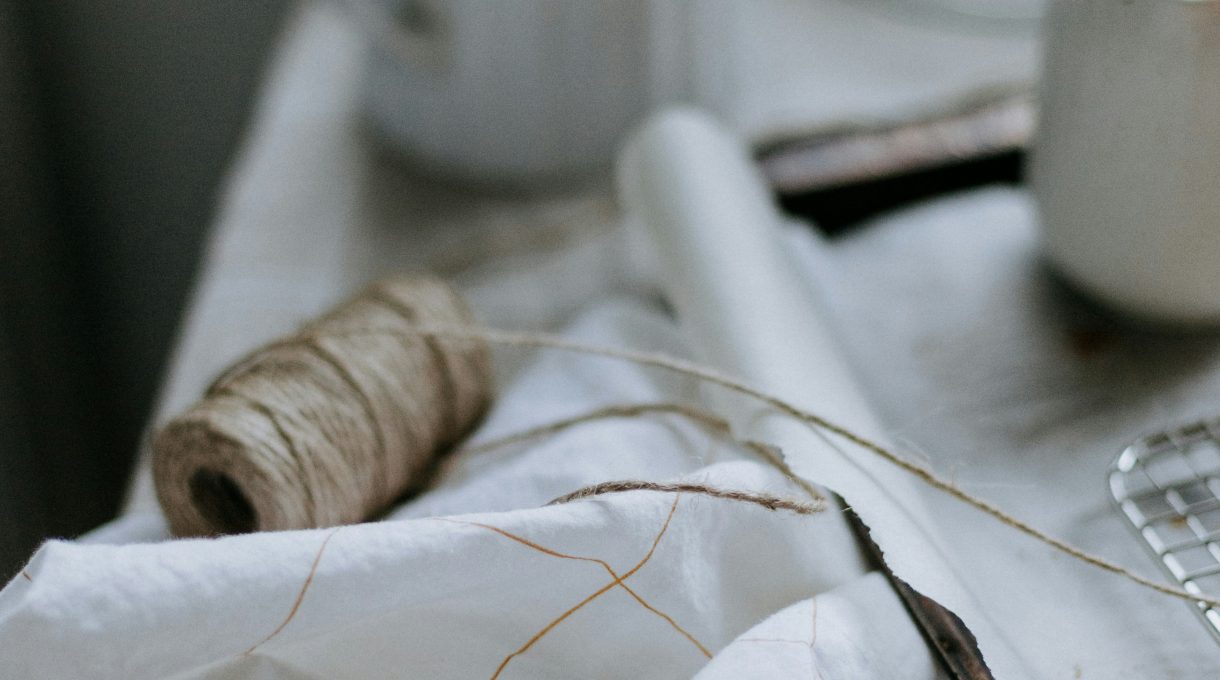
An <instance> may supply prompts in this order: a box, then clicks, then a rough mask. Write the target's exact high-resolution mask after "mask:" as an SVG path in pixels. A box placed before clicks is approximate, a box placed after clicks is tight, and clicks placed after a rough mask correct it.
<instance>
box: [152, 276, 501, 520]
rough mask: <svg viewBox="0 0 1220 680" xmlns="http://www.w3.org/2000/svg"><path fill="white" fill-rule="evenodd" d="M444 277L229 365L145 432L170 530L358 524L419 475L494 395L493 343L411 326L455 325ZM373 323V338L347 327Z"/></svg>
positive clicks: (397, 284)
mask: <svg viewBox="0 0 1220 680" xmlns="http://www.w3.org/2000/svg"><path fill="white" fill-rule="evenodd" d="M470 322H471V316H470V312H469V311H468V309H467V308H466V306H465V304H464V303H463V302H462V300H461V299H460V298H459V297H458V295H457V293H456V292H454V291H453V290H452V289H451V288H450V287H449V286H447V285H446V284H444V283H443V282H441V281H439V280H436V279H433V278H428V277H409V278H408V277H398V278H392V279H387V280H384V281H380V282H378V283H375V284H373V285H371V286H369V287H368V288H367V289H366V290H364V291H363V292H361V293H360V294H358V295H356V296H355V297H353V298H352V299H350V300H348V301H347V302H346V303H344V304H342V305H340V306H339V307H336V308H335V309H333V310H332V311H330V312H329V313H327V314H326V315H325V316H323V317H321V318H320V319H318V320H316V321H314V322H312V323H310V324H308V325H307V326H305V327H304V328H302V329H301V331H300V332H298V333H297V334H296V335H294V336H292V337H289V338H285V339H283V340H280V341H278V342H275V343H273V344H270V345H268V346H266V347H263V348H262V349H259V350H257V351H255V352H254V353H253V354H251V355H250V356H248V357H247V358H245V359H244V360H242V361H240V362H238V363H237V364H236V365H235V366H233V367H232V368H230V369H229V370H228V371H226V372H225V373H224V374H223V375H221V376H220V377H219V378H218V379H217V380H216V381H215V382H214V383H212V385H211V386H210V387H209V388H208V389H207V391H206V393H205V395H204V398H203V399H202V400H201V401H199V402H198V403H196V404H195V405H194V406H193V407H191V408H190V410H188V411H187V412H185V413H183V414H182V415H180V416H178V417H176V418H174V419H173V420H172V421H170V422H169V423H168V424H166V425H165V426H164V428H163V429H162V430H161V431H160V432H159V433H158V434H157V435H156V437H155V438H154V440H153V475H154V479H155V481H156V488H157V497H158V500H159V501H160V503H161V507H162V509H164V511H165V514H166V517H167V518H168V520H169V525H170V529H171V530H172V531H173V533H174V534H175V535H177V536H201V535H214V534H228V533H241V532H247V531H258V530H277V529H305V528H315V527H329V526H335V525H339V524H349V523H353V522H359V521H363V520H367V519H369V518H371V517H374V516H376V515H378V514H379V513H381V512H383V511H385V510H386V509H387V508H389V507H390V506H391V505H392V504H393V502H394V501H395V500H397V499H399V498H401V497H402V495H403V494H404V493H405V492H407V491H409V490H411V489H412V488H413V487H415V486H417V485H418V484H419V483H420V482H421V481H423V479H424V478H425V477H426V476H427V472H428V471H429V470H430V468H431V467H432V464H433V463H434V462H435V460H436V458H437V456H438V454H439V453H440V452H443V451H444V450H446V449H447V448H448V447H449V446H451V445H452V444H454V443H455V442H457V441H458V440H459V439H460V438H461V437H462V436H463V435H464V434H465V433H466V432H468V431H469V430H470V429H471V428H472V427H473V426H474V425H475V424H476V423H477V422H478V420H479V419H480V417H481V416H482V414H483V412H484V411H485V410H486V407H487V405H488V404H489V402H490V400H491V393H492V366H491V354H490V352H489V350H488V345H487V343H486V342H484V341H482V340H478V339H475V338H471V339H466V340H458V341H452V340H447V341H441V340H439V339H437V338H434V337H428V336H421V335H419V334H417V333H411V332H407V331H408V329H409V327H410V326H412V325H415V324H422V325H433V324H441V325H451V324H458V325H464V324H469V323H470ZM369 327H376V328H380V329H382V330H383V331H384V332H381V333H376V334H368V333H354V334H353V333H350V332H349V331H353V330H356V329H361V328H369Z"/></svg>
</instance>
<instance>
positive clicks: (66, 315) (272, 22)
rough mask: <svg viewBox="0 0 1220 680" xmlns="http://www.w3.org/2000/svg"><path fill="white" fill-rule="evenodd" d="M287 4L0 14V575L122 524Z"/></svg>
mask: <svg viewBox="0 0 1220 680" xmlns="http://www.w3.org/2000/svg"><path fill="white" fill-rule="evenodd" d="M287 5H288V3H287V1H286V0H209V1H208V2H198V1H188V0H55V1H54V2H30V3H21V2H18V0H0V173H2V174H0V182H2V183H0V192H2V193H0V202H2V205H0V218H2V219H3V224H2V225H0V229H2V230H3V231H0V238H2V239H3V240H2V241H0V266H2V267H3V279H0V285H2V288H0V428H2V429H0V571H5V572H6V571H7V567H9V566H11V563H12V561H13V559H15V558H14V557H13V556H14V555H20V556H21V557H22V558H23V557H24V556H25V553H28V549H29V548H30V547H31V543H32V541H35V540H36V538H32V537H37V536H43V535H47V534H60V535H62V534H74V533H77V532H79V531H82V530H84V529H86V528H88V527H90V526H92V525H94V524H96V523H98V522H100V521H104V520H105V519H107V518H108V517H110V516H111V515H112V514H113V512H114V511H115V509H116V508H117V503H118V501H119V499H120V494H121V490H122V486H123V483H124V481H125V479H126V476H127V474H128V467H129V465H130V463H131V460H132V456H133V455H134V453H135V451H136V448H137V443H138V437H139V434H140V431H141V428H142V426H143V424H144V420H145V418H146V417H147V415H148V413H149V409H150V402H151V399H152V398H153V395H154V392H155V390H156V387H157V385H158V382H159V379H160V375H161V371H162V367H163V365H164V362H165V359H166V353H167V350H168V348H169V346H170V344H171V342H172V338H173V334H174V331H175V328H176V326H177V323H178V319H179V316H180V314H181V311H182V305H183V303H184V300H185V296H186V294H187V292H188V290H189V286H190V282H191V279H192V276H193V274H194V271H195V267H196V265H197V262H198V257H199V253H200V246H201V244H202V242H203V238H204V233H205V229H206V226H207V224H208V222H209V219H210V217H211V214H212V211H213V208H214V197H215V195H216V191H217V188H218V182H219V181H220V179H221V177H222V173H223V170H224V168H225V166H226V164H227V162H228V160H229V158H230V156H231V154H232V152H233V149H234V147H235V144H236V142H237V141H238V139H239V136H240V132H241V129H242V124H243V122H244V120H245V117H246V114H247V112H248V109H249V106H250V103H251V97H252V95H253V94H254V92H255V91H256V89H257V85H258V82H259V79H260V77H261V74H262V69H263V63H264V60H265V57H266V56H267V54H268V50H269V48H270V47H271V46H272V44H273V42H274V38H275V36H276V34H277V31H278V28H279V25H280V23H281V18H282V15H283V14H284V10H285V9H286V6H287ZM21 511H24V516H20V517H18V518H17V519H14V515H13V514H12V513H13V512H21Z"/></svg>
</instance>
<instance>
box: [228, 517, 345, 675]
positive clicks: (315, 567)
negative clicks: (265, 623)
mask: <svg viewBox="0 0 1220 680" xmlns="http://www.w3.org/2000/svg"><path fill="white" fill-rule="evenodd" d="M342 528H343V527H336V528H335V529H334V530H332V531H331V532H330V533H329V534H326V538H324V539H323V540H322V545H320V546H318V554H317V555H315V556H314V558H313V565H312V566H311V567H309V575H308V576H306V577H305V583H303V584H302V585H301V592H299V593H297V599H296V601H295V602H293V603H292V609H290V610H288V616H287V617H286V618H285V619H284V620H283V622H281V623H280V625H279V626H276V628H275V630H273V631H271V634H270V635H268V636H267V637H265V638H263V639H262V640H260V641H259V642H258V643H256V644H255V645H254V646H253V647H251V648H250V649H247V650H246V651H244V652H242V653H241V655H242V656H249V655H250V654H252V653H253V652H254V650H256V649H258V648H259V647H261V646H262V645H264V644H266V643H267V642H268V641H269V640H271V638H273V637H275V636H276V635H279V634H280V631H282V630H284V628H285V627H286V626H287V625H288V622H290V621H292V619H293V617H295V616H296V615H297V610H298V609H300V608H301V602H303V601H304V600H305V592H306V591H308V590H309V584H311V583H313V577H314V574H316V573H317V571H318V563H319V562H321V561H322V553H324V552H326V545H327V544H328V543H330V539H332V538H334V537H335V534H337V533H339V530H340V529H342Z"/></svg>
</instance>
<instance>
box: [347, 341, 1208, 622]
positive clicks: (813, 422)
mask: <svg viewBox="0 0 1220 680" xmlns="http://www.w3.org/2000/svg"><path fill="white" fill-rule="evenodd" d="M348 332H352V333H368V334H378V333H384V332H389V331H387V330H386V329H379V328H366V329H361V330H353V331H348ZM408 332H410V333H413V334H417V335H420V336H426V337H434V338H444V339H445V340H446V341H452V342H458V341H470V340H481V341H484V342H487V343H490V344H493V345H504V346H512V347H529V348H545V349H554V350H561V351H567V352H573V353H577V354H586V355H591V356H600V357H604V358H607V359H614V360H618V361H624V362H627V363H631V364H636V365H638V366H649V367H652V368H657V369H661V370H665V371H669V372H672V373H677V374H680V375H684V376H687V377H692V378H695V379H698V380H701V381H703V382H707V383H710V384H713V385H717V386H719V387H722V388H724V389H727V390H729V391H731V392H735V393H737V394H740V395H743V396H746V397H749V398H751V399H754V400H756V401H758V402H761V403H763V404H766V405H767V406H770V407H771V408H774V409H775V410H776V411H778V412H780V413H783V414H785V415H787V416H789V417H791V418H793V419H795V420H797V421H799V422H801V423H804V424H805V425H807V426H809V427H810V428H813V429H816V430H821V431H823V432H827V433H829V434H832V435H835V436H837V437H839V438H841V439H843V440H844V441H846V442H848V443H850V444H852V445H854V446H856V447H857V448H859V449H862V450H864V451H866V452H868V453H870V454H873V455H876V456H878V457H879V458H881V459H882V460H885V461H886V462H888V463H890V464H892V465H895V466H897V467H898V468H900V469H902V470H904V471H905V472H907V473H909V474H911V475H913V476H914V477H915V478H916V479H918V480H920V481H921V482H923V483H924V484H927V485H928V486H931V487H932V488H934V489H937V490H938V491H941V492H943V493H946V494H948V495H950V496H952V497H953V498H955V499H957V500H958V501H961V502H962V503H965V504H967V505H969V506H971V507H973V508H975V509H977V510H979V511H981V512H983V513H985V514H987V515H990V516H991V517H993V518H995V519H996V520H998V521H999V522H1000V523H1002V524H1004V525H1006V526H1008V527H1011V528H1013V529H1015V530H1017V531H1018V532H1020V533H1023V534H1025V535H1026V536H1029V537H1030V538H1032V539H1034V540H1036V541H1038V542H1039V543H1042V544H1044V545H1047V546H1049V547H1051V548H1053V549H1054V550H1056V551H1058V552H1061V553H1063V554H1065V555H1067V556H1069V557H1071V558H1072V559H1075V560H1077V561H1079V562H1083V563H1084V564H1087V565H1089V566H1091V567H1094V568H1097V569H1100V570H1102V571H1106V572H1109V573H1111V574H1115V575H1117V576H1120V577H1122V578H1124V579H1126V580H1128V581H1130V582H1132V583H1135V584H1136V585H1139V586H1142V587H1144V588H1147V589H1149V590H1152V591H1155V592H1158V593H1160V594H1162V595H1166V596H1169V597H1173V598H1176V599H1180V600H1185V601H1187V602H1190V603H1193V604H1200V605H1206V606H1208V607H1220V598H1215V597H1211V596H1207V595H1202V594H1195V593H1191V592H1189V591H1187V590H1184V589H1181V588H1175V587H1173V586H1170V585H1166V584H1164V583H1160V582H1158V581H1154V580H1152V579H1150V578H1147V577H1144V576H1140V575H1139V574H1137V573H1135V572H1134V571H1132V570H1130V569H1128V568H1126V567H1124V566H1122V565H1120V564H1118V563H1116V562H1112V561H1110V560H1107V559H1106V558H1104V557H1100V556H1098V555H1094V554H1092V553H1089V552H1087V551H1085V550H1082V549H1080V548H1077V547H1076V546H1074V545H1072V544H1070V543H1068V542H1067V541H1064V540H1062V539H1060V538H1056V537H1055V536H1051V535H1050V534H1048V533H1046V532H1045V531H1043V530H1041V529H1039V528H1037V527H1035V526H1033V525H1031V524H1029V523H1028V522H1026V521H1024V520H1022V519H1019V518H1017V517H1015V516H1014V515H1011V514H1009V513H1008V512H1005V511H1004V510H1002V509H1000V508H999V507H997V506H996V505H994V504H992V503H991V502H989V501H986V500H984V499H982V498H979V497H978V496H975V495H974V494H971V493H970V492H968V491H966V490H965V489H962V488H961V487H959V486H958V485H957V484H954V483H953V482H951V481H949V480H948V479H945V478H943V477H941V476H939V475H937V474H936V473H935V472H933V471H932V470H931V468H929V467H927V466H925V465H923V464H922V463H919V462H916V461H912V460H908V459H907V458H904V457H903V456H901V455H900V454H898V453H896V452H894V451H892V450H890V449H889V448H887V447H885V446H882V445H881V444H878V443H876V442H874V441H872V440H870V439H868V438H867V437H864V436H862V435H860V434H857V433H855V432H853V431H851V430H849V429H847V428H845V427H843V426H841V425H838V424H836V423H833V422H831V421H829V420H827V419H825V418H823V417H821V416H819V415H817V414H816V413H812V412H809V411H806V410H804V409H802V408H800V407H798V406H796V405H794V404H792V403H790V402H788V401H786V400H784V399H782V398H780V397H778V396H776V395H773V394H770V393H768V392H766V391H764V390H760V389H758V388H756V387H752V386H751V385H749V384H747V383H745V382H743V381H741V380H738V379H736V378H733V377H730V376H728V375H725V374H723V373H721V372H719V371H717V370H716V369H713V368H710V367H707V366H703V365H700V364H697V363H694V362H691V361H686V360H684V359H678V358H675V357H671V356H668V355H665V354H660V353H654V352H639V351H634V350H629V349H622V348H618V347H607V346H603V345H593V344H586V343H580V342H574V341H571V340H567V339H565V338H562V337H558V336H553V335H547V334H542V333H517V332H511V331H502V330H496V329H491V328H483V327H480V326H441V325H437V326H430V327H422V326H420V327H414V328H411V329H409V330H408ZM568 420H573V419H568ZM537 429H546V427H545V426H544V427H543V428H537Z"/></svg>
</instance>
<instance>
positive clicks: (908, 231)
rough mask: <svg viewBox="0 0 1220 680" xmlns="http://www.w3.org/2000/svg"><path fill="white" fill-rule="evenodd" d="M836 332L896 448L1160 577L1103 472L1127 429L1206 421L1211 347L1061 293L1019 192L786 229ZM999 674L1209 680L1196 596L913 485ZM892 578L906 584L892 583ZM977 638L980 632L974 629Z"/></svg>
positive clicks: (1212, 341)
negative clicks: (817, 233) (1088, 559)
mask: <svg viewBox="0 0 1220 680" xmlns="http://www.w3.org/2000/svg"><path fill="white" fill-rule="evenodd" d="M793 235H794V237H795V238H794V248H796V249H798V250H799V251H800V254H801V255H800V256H801V259H803V260H804V261H805V262H806V263H807V265H808V266H807V271H808V272H809V274H810V277H811V279H812V281H813V283H814V285H813V286H812V288H813V289H814V290H817V291H818V292H819V293H820V295H821V297H822V302H823V303H824V304H823V307H825V308H826V309H827V310H828V314H829V317H830V318H829V324H830V327H832V328H834V329H836V330H837V331H839V334H840V338H839V339H840V340H841V342H840V346H841V347H843V348H844V351H845V353H846V354H847V356H848V358H849V360H850V361H851V363H852V364H853V365H854V368H855V369H856V373H857V375H859V377H860V380H861V384H862V386H863V388H864V391H865V393H866V394H868V395H869V398H870V400H871V402H872V403H873V405H874V406H875V408H876V409H877V412H878V415H879V416H880V417H881V419H882V421H883V422H884V423H885V424H886V427H887V429H888V430H889V435H890V439H891V441H896V442H898V443H899V444H900V445H901V446H902V448H903V449H905V450H906V451H907V452H908V453H907V455H909V456H911V457H913V458H916V459H921V460H923V461H925V462H926V463H927V464H929V465H931V466H932V467H933V468H934V469H936V470H937V471H938V472H940V473H941V474H942V475H944V476H946V477H948V478H950V479H952V480H954V481H955V482H956V483H958V484H959V485H961V486H962V487H964V488H965V489H966V490H967V491H970V492H971V493H974V494H976V495H978V496H981V497H983V498H986V499H987V500H989V501H991V502H993V503H995V504H997V505H998V506H999V507H1001V508H1002V509H1004V510H1005V511H1007V512H1009V513H1012V514H1013V515H1016V516H1017V517H1020V518H1022V519H1025V520H1028V521H1030V522H1031V523H1032V524H1034V525H1035V526H1037V527H1039V528H1042V529H1044V530H1046V531H1048V532H1049V533H1051V534H1052V535H1055V536H1057V537H1060V538H1062V539H1065V540H1067V541H1069V542H1070V543H1072V544H1074V545H1076V546H1078V547H1080V548H1082V549H1084V550H1086V551H1088V552H1091V553H1093V554H1098V555H1103V556H1105V557H1108V558H1110V559H1113V560H1115V561H1117V562H1119V563H1121V564H1124V565H1127V566H1129V567H1131V568H1132V569H1134V570H1135V571H1137V572H1139V573H1141V574H1142V575H1144V576H1147V577H1149V578H1152V579H1155V580H1163V577H1162V576H1161V575H1160V574H1159V573H1158V571H1157V569H1156V568H1155V566H1154V563H1153V562H1152V560H1150V559H1149V558H1148V556H1147V555H1146V554H1145V551H1144V550H1143V548H1142V546H1141V545H1140V541H1139V539H1138V538H1137V537H1135V536H1134V535H1132V533H1131V531H1130V530H1129V529H1128V527H1127V526H1125V524H1124V521H1123V520H1122V519H1121V518H1120V515H1119V514H1118V512H1117V511H1115V509H1114V508H1113V507H1112V504H1111V501H1110V496H1109V490H1108V488H1107V485H1106V475H1107V472H1108V471H1109V469H1110V465H1111V463H1112V462H1113V460H1114V459H1115V457H1116V456H1117V455H1118V454H1119V452H1120V451H1121V450H1122V449H1123V448H1125V447H1126V446H1127V445H1129V444H1130V443H1132V442H1133V441H1135V439H1136V438H1137V437H1140V436H1142V435H1144V434H1148V433H1151V432H1156V431H1159V430H1163V429H1167V428H1170V427H1172V426H1175V425H1182V424H1185V423H1189V422H1191V421H1193V420H1196V419H1200V418H1204V417H1213V416H1214V414H1215V412H1216V405H1217V404H1220V337H1218V336H1217V335H1216V334H1215V333H1203V332H1194V333H1183V332H1175V331H1174V330H1173V329H1158V328H1148V327H1141V326H1140V325H1139V324H1138V323H1133V322H1129V321H1128V322H1124V321H1123V320H1121V319H1116V318H1114V317H1113V316H1110V315H1108V314H1107V313H1106V312H1105V311H1104V310H1100V309H1099V308H1097V307H1096V306H1095V305H1093V304H1091V303H1089V302H1088V301H1085V300H1082V299H1080V298H1078V297H1077V296H1076V295H1075V294H1074V293H1072V292H1071V291H1069V290H1067V289H1066V288H1065V287H1064V286H1063V285H1062V284H1061V283H1059V282H1058V281H1057V279H1056V277H1055V276H1054V274H1053V273H1052V272H1051V271H1050V269H1049V267H1047V266H1046V265H1045V264H1044V262H1043V257H1042V254H1041V247H1040V244H1039V242H1038V236H1037V220H1036V212H1035V210H1034V206H1033V204H1032V201H1031V198H1030V196H1029V194H1028V193H1026V192H1025V191H1020V190H1015V189H999V188H995V189H986V190H980V191H975V192H970V193H966V194H962V195H959V196H952V197H946V198H944V199H940V200H937V201H933V202H929V203H926V204H923V205H919V206H916V207H914V208H911V209H909V210H906V211H904V212H901V213H898V214H894V215H891V216H887V217H884V218H882V219H880V220H877V221H876V222H874V223H872V224H869V225H864V226H862V227H861V228H860V229H859V230H857V231H856V232H854V233H853V234H851V235H849V236H847V237H845V238H843V239H841V240H839V241H837V242H833V243H831V244H830V246H829V247H825V248H823V247H818V246H819V245H820V244H816V243H814V242H811V241H810V239H808V237H807V232H804V231H803V230H796V231H794V234H793ZM924 495H925V501H926V503H927V507H928V508H929V510H930V512H931V514H932V516H933V517H935V518H936V521H937V524H938V526H939V527H940V528H941V530H942V534H941V535H942V537H943V538H944V539H945V542H946V544H947V545H948V548H949V554H950V558H951V560H952V562H953V564H954V566H955V570H956V571H957V573H958V574H959V576H960V578H961V580H962V586H963V588H964V589H965V590H967V591H968V592H970V593H971V594H972V595H973V596H974V597H975V598H976V599H977V601H978V610H979V611H980V612H981V613H982V614H983V615H984V616H986V617H987V619H988V623H989V624H990V626H988V630H990V631H991V633H993V634H995V635H996V636H997V637H995V638H992V639H983V638H982V636H981V635H980V645H981V646H982V647H983V650H984V654H986V653H987V650H988V649H992V650H1006V651H1009V652H1015V654H1013V655H1012V656H1009V655H1003V656H1001V655H999V654H993V655H992V656H991V657H989V658H988V662H989V664H990V666H991V668H992V670H993V672H994V673H995V674H996V677H997V678H1072V677H1084V678H1090V677H1097V678H1114V679H1131V680H1138V679H1141V678H1173V677H1176V678H1192V679H1194V678H1215V677H1220V653H1217V649H1216V643H1215V640H1213V639H1212V638H1211V636H1210V635H1209V634H1208V632H1207V630H1206V629H1205V628H1204V626H1202V625H1200V623H1199V621H1198V620H1197V618H1196V617H1195V616H1194V615H1193V613H1192V612H1191V611H1190V607H1191V605H1189V604H1187V603H1184V602H1181V601H1179V600H1176V599H1173V598H1169V597H1166V596H1163V595H1160V594H1157V593H1154V592H1151V591H1149V590H1147V589H1145V588H1141V587H1139V586H1136V585H1134V584H1132V583H1131V582H1129V581H1127V580H1125V579H1122V578H1119V577H1117V576H1114V575H1112V574H1107V573H1105V572H1102V571H1100V570H1098V569H1096V568H1093V567H1090V566H1088V565H1085V564H1083V563H1081V562H1079V561H1077V560H1074V559H1070V558H1069V557H1067V556H1066V555H1064V554H1062V553H1060V552H1058V551H1055V550H1054V549H1052V548H1050V547H1049V546H1046V545H1044V544H1042V543H1038V542H1035V541H1033V540H1032V539H1029V538H1026V537H1023V536H1022V535H1021V534H1018V533H1017V532H1016V531H1014V530H1012V529H1010V528H1008V527H1005V526H1003V525H1002V524H1000V523H999V522H998V521H996V520H994V519H992V518H990V517H987V516H985V515H983V514H981V513H979V512H977V511H975V510H973V509H971V508H968V507H966V506H964V505H963V504H961V503H960V502H958V501H956V500H953V499H951V498H949V497H948V496H947V495H945V494H942V493H939V492H936V491H934V490H932V489H929V488H924ZM900 575H901V574H900ZM983 632H984V631H983V629H981V628H980V629H978V630H976V633H980V634H981V633H983Z"/></svg>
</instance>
